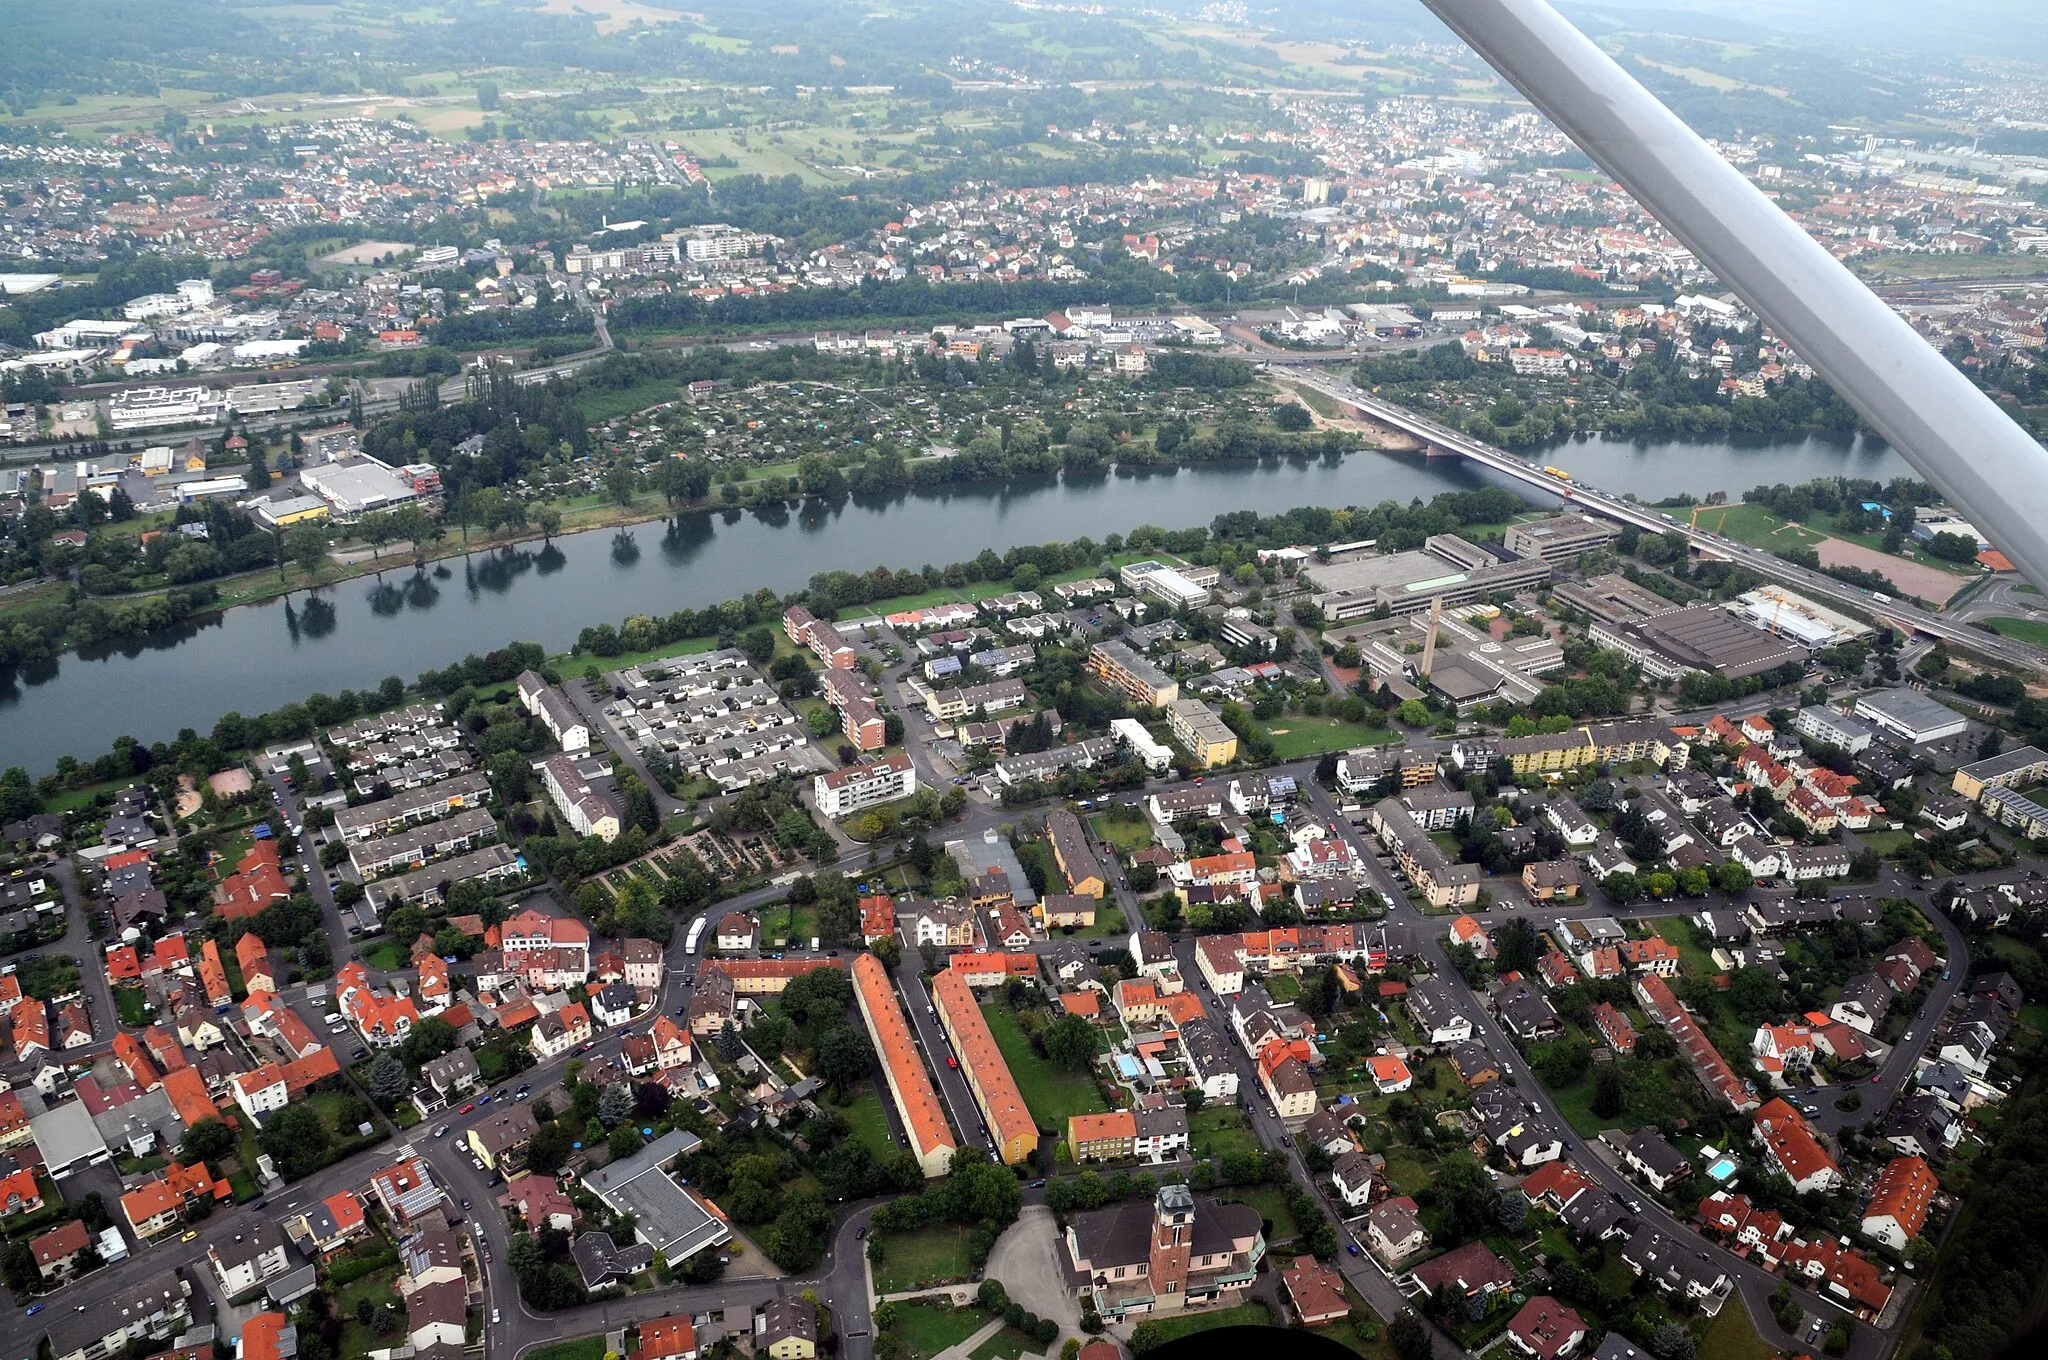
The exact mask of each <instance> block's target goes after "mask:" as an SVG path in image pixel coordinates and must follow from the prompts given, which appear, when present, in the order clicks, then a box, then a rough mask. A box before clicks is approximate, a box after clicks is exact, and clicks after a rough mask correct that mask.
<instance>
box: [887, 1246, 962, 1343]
mask: <svg viewBox="0 0 2048 1360" xmlns="http://www.w3.org/2000/svg"><path fill="white" fill-rule="evenodd" d="M967 1238H968V1229H966V1228H964V1227H962V1226H960V1225H958V1224H954V1223H936V1224H933V1225H932V1226H930V1227H927V1228H919V1229H918V1230H917V1231H916V1232H913V1233H886V1234H877V1235H876V1237H875V1239H874V1240H875V1241H877V1242H880V1243H881V1244H882V1260H881V1262H880V1263H879V1264H877V1265H876V1266H875V1267H874V1273H875V1291H876V1292H877V1293H881V1294H900V1293H902V1292H903V1291H904V1290H906V1289H919V1288H922V1287H924V1286H926V1285H933V1284H945V1283H947V1282H949V1281H952V1280H965V1279H969V1278H971V1277H972V1276H973V1274H974V1263H973V1261H972V1260H971V1259H970V1258H969V1256H968V1254H967ZM980 1325H981V1324H980V1323H976V1324H975V1326H977V1327H978V1326H980ZM973 1330H974V1328H973V1327H970V1328H968V1329H967V1331H966V1332H962V1333H961V1336H963V1337H964V1336H966V1335H967V1334H968V1333H969V1332H972V1331H973Z"/></svg>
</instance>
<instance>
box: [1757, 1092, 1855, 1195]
mask: <svg viewBox="0 0 2048 1360" xmlns="http://www.w3.org/2000/svg"><path fill="white" fill-rule="evenodd" d="M1756 1138H1757V1141H1758V1142H1759V1143H1761V1144H1762V1145H1763V1149H1764V1156H1765V1157H1766V1158H1767V1159H1768V1160H1769V1161H1770V1163H1771V1165H1773V1166H1775V1167H1777V1168H1778V1170H1780V1171H1782V1172H1784V1173H1785V1179H1787V1180H1789V1181H1791V1182H1792V1188H1793V1189H1795V1190H1797V1191H1799V1193H1801V1194H1809V1193H1811V1192H1813V1191H1815V1190H1832V1189H1834V1188H1835V1187H1836V1186H1838V1185H1840V1184H1841V1183H1842V1169H1841V1168H1840V1167H1838V1166H1836V1165H1835V1159H1834V1158H1832V1157H1830V1156H1828V1154H1827V1149H1826V1148H1824V1147H1822V1146H1821V1142H1820V1139H1819V1138H1818V1137H1817V1136H1816V1135H1815V1134H1814V1131H1813V1126H1812V1125H1810V1124H1808V1123H1807V1122H1806V1120H1805V1118H1804V1117H1803V1116H1802V1115H1801V1114H1800V1113H1799V1111H1797V1110H1795V1109H1793V1108H1792V1107H1791V1106H1790V1105H1789V1104H1787V1103H1786V1102H1785V1099H1784V1097H1782V1096H1780V1097H1778V1098H1777V1099H1775V1100H1772V1101H1770V1102H1769V1103H1767V1104H1766V1105H1764V1106H1763V1107H1762V1108H1761V1109H1759V1110H1758V1111H1757V1112H1756Z"/></svg>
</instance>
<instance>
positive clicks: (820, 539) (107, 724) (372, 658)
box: [0, 441, 1904, 772]
mask: <svg viewBox="0 0 2048 1360" xmlns="http://www.w3.org/2000/svg"><path fill="white" fill-rule="evenodd" d="M1568 453H1569V458H1570V461H1569V462H1567V463H1566V464H1565V465H1566V466H1568V467H1570V468H1571V470H1572V471H1573V472H1574V474H1575V475H1577V476H1579V477H1581V478H1583V479H1584V480H1586V481H1588V482H1592V483H1594V484H1596V485H1605V486H1608V487H1610V488H1613V489H1615V490H1619V491H1624V492H1634V493H1635V494H1637V495H1638V496H1639V497H1641V498H1642V499H1644V500H1656V499H1659V498H1660V497H1662V496H1665V495H1670V494H1673V493H1674V492H1675V491H1678V490H1693V491H1694V492H1695V494H1705V493H1706V492H1708V491H1712V490H1716V489H1730V490H1732V491H1733V492H1734V493H1735V494H1737V495H1739V494H1740V493H1741V491H1743V490H1744V489H1746V488H1748V487H1750V486H1753V485H1755V484H1756V483H1758V482H1763V481H1767V482H1778V481H1784V482H1789V483H1797V482H1802V481H1806V480H1808V479H1810V478H1812V477H1818V476H1829V475H1838V474H1840V475H1852V476H1871V477H1890V476H1897V475H1903V471H1902V470H1903V468H1904V464H1903V463H1902V462H1901V461H1900V460H1898V459H1897V457H1896V455H1892V454H1891V453H1890V452H1889V451H1888V450H1884V451H1874V450H1868V449H1857V448H1850V449H1844V448H1842V447H1839V446H1835V445H1828V444H1823V443H1819V442H1816V441H1807V442H1804V443H1801V444H1795V445H1786V446H1779V447H1775V448H1770V449H1761V450H1758V449H1743V448H1737V447H1734V446H1730V445H1725V444H1722V445H1684V444H1675V445H1667V446H1663V447H1662V448H1661V450H1649V451H1645V450H1638V449H1636V448H1634V447H1633V446H1623V447H1620V448H1614V447H1609V446H1605V445H1602V444H1600V443H1599V442H1598V441H1589V442H1587V443H1585V444H1581V445H1574V446H1572V447H1571V448H1570V449H1569V450H1568ZM1603 473H1604V475H1603ZM1491 484H1492V483H1490V482H1488V481H1487V480H1485V478H1484V476H1483V475H1482V473H1481V471H1480V470H1479V469H1477V468H1475V467H1474V466H1473V465H1472V464H1470V463H1467V462H1465V461H1463V460H1461V459H1451V458H1429V457H1426V456H1425V455H1423V454H1419V453H1393V452H1374V451H1363V450H1362V451H1359V452H1357V453H1353V454H1350V455H1348V456H1346V457H1343V458H1339V459H1330V460H1322V459H1318V460H1315V461H1312V462H1289V463H1273V464H1249V465H1235V464H1232V465H1221V466H1219V465H1203V466H1199V467H1188V468H1178V469H1161V470H1156V471H1149V470H1148V471H1135V470H1134V471H1130V472H1106V473H1098V474H1093V475H1086V476H1060V477H1047V478H1039V479H1017V480H1012V481H1009V482H1004V483H1001V484H992V485H969V486H947V487H941V488H936V489H933V490H930V491H916V492H907V493H899V494H894V495H889V496H876V497H863V496H849V497H847V498H845V499H843V500H840V501H835V502H831V503H823V502H818V501H804V502H799V503H795V504H790V503H776V504H773V505H752V506H746V507H740V506H732V507H726V506H717V507H714V508H708V509H700V510H697V511H693V512H691V513H688V514H684V515H682V516H680V517H679V518H672V519H666V521H665V522H664V516H665V515H666V506H665V505H664V504H663V503H662V502H661V501H660V500H659V499H657V498H652V497H650V498H646V499H643V500H642V501H640V502H637V503H636V505H635V507H634V511H637V513H634V514H631V516H630V517H631V519H632V522H630V523H629V522H627V520H628V518H629V512H627V511H624V510H621V509H620V508H618V507H608V508H607V507H595V506H593V507H590V509H591V513H592V515H593V516H598V515H601V516H602V517H603V518H602V520H601V522H599V523H596V524H593V525H589V526H587V527H584V528H582V529H581V530H580V531H579V532H575V533H562V534H558V535H556V536H555V537H554V538H553V540H552V541H548V542H544V541H542V536H541V535H540V534H539V533H538V532H537V531H534V530H531V529H529V530H526V531H523V532H516V531H515V532H512V533H507V534H504V535H501V536H498V537H496V538H486V537H484V536H482V535H475V534H473V535H472V536H471V541H470V545H469V551H468V553H466V554H465V553H464V552H463V549H462V545H461V542H460V539H459V536H458V537H451V538H449V539H447V540H444V542H443V544H441V545H438V546H435V547H432V548H430V552H431V553H432V554H433V556H434V557H435V558H437V559H438V560H435V561H432V562H430V563H429V565H428V566H427V567H426V568H425V569H424V570H415V569H414V565H413V561H412V559H411V558H410V557H408V556H403V555H394V554H393V553H391V552H389V551H387V552H386V553H385V554H384V556H383V558H382V560H381V561H372V562H367V563H357V564H355V565H353V566H350V567H348V568H346V569H345V570H346V571H347V573H348V574H347V575H346V576H343V575H342V574H341V573H342V571H343V570H344V569H343V568H341V567H339V566H330V567H327V568H324V569H323V574H322V576H321V578H320V584H319V588H318V589H317V591H315V592H314V593H313V594H312V595H310V596H309V595H308V594H307V593H306V591H305V587H304V586H303V585H302V584H300V583H299V580H298V578H297V577H296V576H287V577H286V578H285V581H284V582H283V583H280V582H279V580H278V577H277V572H276V569H275V568H271V569H269V570H268V571H267V572H265V573H260V574H259V575H261V576H262V577H263V578H264V579H261V580H249V578H240V579H241V580H242V581H244V582H246V583H247V586H248V589H249V591H250V596H251V598H249V599H247V600H246V601H245V602H243V603H240V604H238V605H236V606H235V607H231V608H227V607H224V608H219V609H216V610H215V611H213V612H211V613H209V614H208V615H207V616H206V617H204V618H203V619H197V620H192V621H188V622H186V623H184V624H181V625H179V626H178V627H176V628H174V629H171V630H169V631H168V632H166V633H163V634H160V635H157V636H154V637H151V638H148V639H137V640H132V641H124V642H121V643H118V644H116V645H112V646H106V647H102V648H96V649H94V650H92V651H91V652H72V653H67V654H65V655H63V656H61V657H58V658H55V659H52V660H48V661H44V662H40V663H37V664H34V665H31V666H24V667H23V668H22V669H21V670H19V671H17V672H15V673H13V674H11V675H4V676H0V732H4V734H5V736H4V738H0V748H4V750H0V765H12V764H21V765H26V766H28V767H30V768H31V769H33V770H36V771H38V772H41V771H44V770H48V769H49V768H51V767H52V766H53V765H54V763H55V761H56V760H57V758H58V757H59V756H62V755H65V754H89V753H94V752H99V751H104V750H105V749H106V748H107V746H108V744H109V742H110V741H111V739H112V737H113V736H115V735H117V734H119V733H123V732H126V733H129V734H132V735H134V736H135V737H137V738H138V739H140V740H142V741H145V742H149V741H155V740H158V739H168V738H169V737H171V736H173V735H175V733H176V732H177V731H178V730H179V729H180V728H183V727H191V728H194V729H197V730H200V731H205V730H209V729H210V728H211V727H212V726H213V724H214V723H215V722H216V721H217V720H218V719H219V718H220V716H221V715H222V714H223V713H226V712H228V711H229V710H236V711H240V712H244V713H260V712H265V711H268V710H269V709H271V708H274V707H276V706H277V705H278V704H279V703H281V702H284V701H286V700H289V699H294V698H298V697H301V696H303V695H306V694H311V693H314V692H316V691H324V692H326V693H329V694H332V693H335V692H338V691H339V690H341V689H344V688H354V689H361V688H365V687H368V686H374V685H375V684H377V682H378V681H380V680H382V679H383V678H384V677H385V676H387V675H400V676H406V677H410V676H413V675H417V674H418V673H419V672H420V671H422V670H425V669H429V668H440V667H443V666H446V665H448V664H449V663H451V662H453V661H456V660H459V659H460V658H461V657H462V656H463V655H465V654H466V653H470V652H475V653H478V654H482V653H486V652H489V651H491V650H492V649H494V648H497V647H501V646H503V645H504V644H505V643H507V642H509V641H512V640H514V639H523V640H529V641H534V642H537V643H539V644H541V645H542V646H543V647H545V648H546V650H547V651H548V652H549V653H550V654H559V653H562V652H566V651H567V650H569V648H570V647H571V646H572V645H574V642H575V640H576V637H577V635H578V633H579V632H580V631H581V630H582V629H583V628H584V627H586V626H589V625H594V624H598V623H612V624H614V625H616V624H617V623H618V622H619V621H620V620H621V619H624V618H626V617H628V616H631V615H634V614H649V615H667V614H670V613H673V612H674V611H676V610H678V609H682V608H702V607H704V606H706V605H711V604H716V603H719V602H721V601H725V600H731V599H737V598H739V597H741V596H743V595H746V594H749V593H751V592H753V591H755V590H759V589H764V588H765V589H769V590H773V591H774V592H776V593H777V594H787V593H790V592H793V591H798V590H802V589H804V588H805V586H806V585H807V583H808V582H809V581H810V579H811V577H812V576H813V575H815V574H817V573H820V572H831V571H841V570H845V571H860V572H865V571H868V570H871V569H872V568H874V567H876V566H880V565H887V566H889V567H890V568H891V569H892V570H903V569H910V570H920V569H922V568H923V567H924V566H925V565H926V564H930V563H936V564H938V565H940V566H944V565H945V564H946V563H949V562H964V561H967V560H969V559H972V558H974V557H976V556H977V555H978V554H979V553H981V552H982V551H983V550H984V549H993V550H994V551H996V552H998V553H1001V552H1003V551H1004V550H1006V549H1008V548H1011V547H1016V546H1023V545H1036V544H1041V543H1045V542H1049V541H1052V540H1062V541H1069V542H1071V541H1072V540H1074V539H1077V538H1080V537H1083V536H1087V537H1090V538H1093V539H1095V540H1096V541H1098V542H1101V541H1102V540H1104V539H1105V538H1106V537H1107V536H1108V535H1109V534H1111V533H1118V534H1122V533H1128V532H1129V531H1130V530H1131V529H1133V528H1134V527H1136V526H1138V525H1141V524H1153V525H1160V526H1164V527H1168V528H1185V527H1192V526H1197V525H1200V526H1206V525H1208V524H1209V523H1210V522H1211V521H1212V520H1214V518H1215V517H1216V515H1218V514H1219V513H1223V512H1228V511H1240V510H1251V511H1257V512H1258V513H1261V514H1276V513H1281V512H1284V511H1287V510H1291V509H1293V508H1295V507H1297V506H1304V505H1316V506H1324V507H1332V508H1335V507H1341V506H1346V505H1360V506H1367V505H1374V504H1377V503H1379V502H1381V501H1384V500H1393V501H1396V502H1399V503H1402V504H1406V503H1408V502H1410V501H1412V500H1417V499H1419V500H1422V501H1425V502H1426V501H1428V500H1429V499H1430V498H1431V497H1433V496H1435V495H1437V494H1439V493H1441V492H1445V491H1469V490H1473V489H1476V488H1479V487H1483V486H1488V485H1491ZM657 524H659V525H660V527H659V528H656V527H653V526H655V525H657ZM293 570H295V569H293ZM285 585H289V586H290V587H291V589H292V594H291V596H290V597H289V598H282V593H283V587H284V586H285Z"/></svg>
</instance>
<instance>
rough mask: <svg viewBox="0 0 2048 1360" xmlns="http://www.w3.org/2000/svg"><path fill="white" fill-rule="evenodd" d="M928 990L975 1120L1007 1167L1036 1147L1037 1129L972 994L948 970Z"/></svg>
mask: <svg viewBox="0 0 2048 1360" xmlns="http://www.w3.org/2000/svg"><path fill="white" fill-rule="evenodd" d="M1027 957H1028V956H1027ZM931 992H932V1005H933V1007H934V1008H935V1009H936V1010H937V1011H938V1013H939V1023H940V1024H941V1025H942V1026H944V1027H945V1031H946V1037H947V1038H948V1039H949V1040H951V1041H952V1044H953V1053H954V1055H955V1056H956V1057H957V1058H958V1059H959V1062H960V1074H961V1075H962V1076H964V1077H965V1078H967V1089H968V1090H970V1091H972V1092H973V1093H974V1102H975V1104H977V1105H979V1106H980V1107H981V1117H982V1118H983V1119H985V1120H986V1121H988V1131H989V1137H990V1138H991V1139H992V1140H993V1141H994V1143H995V1145H996V1153H997V1155H998V1156H1000V1157H1001V1158H1002V1160H1003V1161H1004V1162H1005V1163H1007V1164H1009V1165H1015V1164H1016V1163H1018V1162H1021V1161H1024V1160H1025V1159H1026V1158H1028V1157H1030V1156H1031V1154H1032V1152H1034V1151H1035V1150H1036V1149H1037V1147H1038V1126H1037V1125H1036V1124H1034V1123H1033V1122H1032V1119H1031V1111H1030V1110H1029V1109H1028V1108H1027V1107H1026V1106H1025V1104H1024V1095H1023V1092H1021V1091H1019V1090H1018V1089H1017V1079H1016V1078H1015V1077H1013V1076H1012V1075H1011V1074H1010V1066H1009V1064H1008V1063H1006V1062H1004V1061H1003V1053H1002V1050H1001V1049H999V1048H997V1047H996V1040H995V1035H993V1034H991V1033H990V1032H989V1028H988V1021H987V1020H985V1019H984V1018H983V1017H982V1014H981V1007H980V1006H979V1005H978V1004H976V1002H975V999H974V993H973V992H972V991H970V990H969V989H968V986H967V983H966V981H965V980H964V979H963V978H962V977H961V975H960V974H959V973H958V972H954V971H947V972H944V973H940V974H938V975H937V976H936V977H934V978H933V979H932V984H931Z"/></svg>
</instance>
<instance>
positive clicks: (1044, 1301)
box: [982, 1204, 1081, 1336]
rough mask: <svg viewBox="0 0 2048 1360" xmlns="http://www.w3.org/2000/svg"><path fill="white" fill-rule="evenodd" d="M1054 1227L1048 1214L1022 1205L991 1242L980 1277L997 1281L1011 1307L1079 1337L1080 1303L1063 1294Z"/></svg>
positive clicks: (1043, 1209) (1039, 1207)
mask: <svg viewBox="0 0 2048 1360" xmlns="http://www.w3.org/2000/svg"><path fill="white" fill-rule="evenodd" d="M1061 1253H1062V1248H1061V1245H1060V1237H1059V1228H1058V1226H1057V1225H1055V1224H1054V1222H1053V1217H1052V1210H1050V1209H1048V1208H1046V1207H1045V1206H1044V1205H1043V1204H1027V1205H1025V1206H1024V1212H1023V1214H1022V1215H1021V1216H1020V1217H1019V1218H1018V1219H1017V1221H1016V1222H1015V1223H1012V1224H1011V1225H1010V1226H1009V1227H1008V1228H1007V1229H1005V1230H1004V1231H1003V1235H1002V1236H1001V1237H999V1238H997V1239H996V1245H995V1250H993V1251H991V1252H990V1253H989V1254H988V1267H987V1269H985V1270H983V1271H982V1274H983V1275H984V1276H986V1277H987V1278H989V1279H991V1280H1001V1281H1002V1282H1003V1288H1004V1289H1006V1290H1008V1291H1009V1294H1010V1299H1011V1301H1012V1302H1014V1303H1019V1304H1022V1305H1023V1306H1024V1308H1025V1309H1026V1311H1028V1312H1033V1313H1036V1314H1038V1315H1039V1316H1040V1317H1046V1318H1051V1319H1052V1320H1053V1321H1055V1322H1057V1323H1059V1325H1060V1334H1061V1335H1062V1336H1078V1335H1080V1333H1081V1301H1080V1300H1079V1299H1077V1298H1075V1297H1074V1296H1073V1294H1072V1293H1071V1292H1070V1291H1069V1290H1068V1289H1067V1284H1066V1280H1065V1278H1064V1277H1063V1276H1062V1274H1061V1272H1060V1256H1061Z"/></svg>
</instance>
